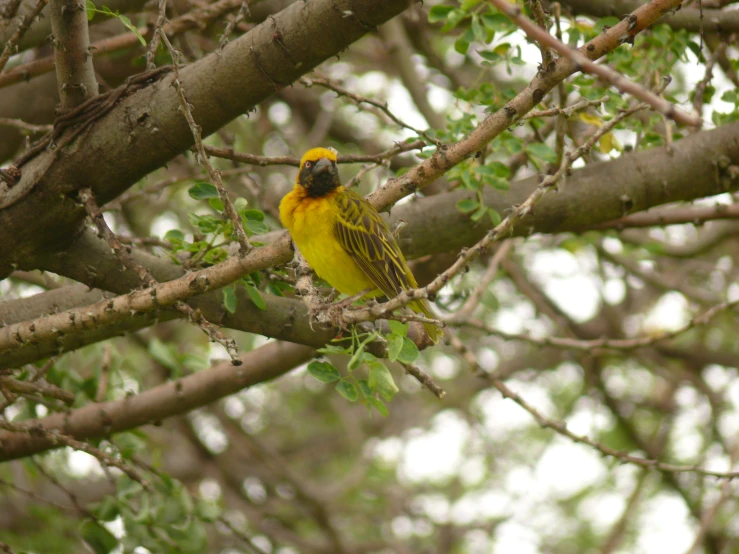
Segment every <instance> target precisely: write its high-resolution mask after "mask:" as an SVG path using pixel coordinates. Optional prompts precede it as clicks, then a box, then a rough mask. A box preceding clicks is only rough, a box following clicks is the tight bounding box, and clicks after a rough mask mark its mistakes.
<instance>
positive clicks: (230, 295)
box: [223, 285, 236, 314]
mask: <svg viewBox="0 0 739 554" xmlns="http://www.w3.org/2000/svg"><path fill="white" fill-rule="evenodd" d="M223 306H224V307H225V308H226V310H228V313H230V314H232V313H235V312H236V289H235V287H234V286H233V285H229V286H227V287H223Z"/></svg>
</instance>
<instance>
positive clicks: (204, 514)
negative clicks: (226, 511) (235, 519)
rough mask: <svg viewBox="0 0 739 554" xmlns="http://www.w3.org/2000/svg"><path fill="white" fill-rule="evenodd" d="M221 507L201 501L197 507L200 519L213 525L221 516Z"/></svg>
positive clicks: (196, 511)
mask: <svg viewBox="0 0 739 554" xmlns="http://www.w3.org/2000/svg"><path fill="white" fill-rule="evenodd" d="M221 512H222V510H221V507H220V506H219V505H218V504H217V503H216V502H209V501H205V500H200V501H199V502H198V503H197V505H196V506H195V513H196V514H197V517H198V519H200V520H201V521H205V522H206V523H212V522H214V521H215V520H217V519H218V518H219V517H220V516H221Z"/></svg>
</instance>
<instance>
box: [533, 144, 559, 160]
mask: <svg viewBox="0 0 739 554" xmlns="http://www.w3.org/2000/svg"><path fill="white" fill-rule="evenodd" d="M526 152H528V153H529V154H530V155H531V156H534V157H536V158H539V159H541V160H544V161H545V162H549V163H553V162H555V161H557V154H556V153H555V152H554V150H552V149H551V148H550V147H549V146H547V145H546V144H544V143H543V142H532V143H529V144H527V145H526Z"/></svg>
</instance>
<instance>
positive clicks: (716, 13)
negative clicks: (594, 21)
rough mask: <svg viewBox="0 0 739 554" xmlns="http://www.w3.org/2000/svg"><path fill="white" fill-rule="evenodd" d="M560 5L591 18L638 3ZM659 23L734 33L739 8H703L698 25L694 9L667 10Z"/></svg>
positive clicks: (574, 1) (582, 0)
mask: <svg viewBox="0 0 739 554" xmlns="http://www.w3.org/2000/svg"><path fill="white" fill-rule="evenodd" d="M561 4H563V5H565V6H567V7H568V8H570V9H571V10H572V11H573V12H574V13H576V14H585V15H592V16H594V17H608V16H615V17H623V15H624V14H626V13H629V12H632V11H634V10H635V9H637V8H638V7H639V5H640V4H641V1H640V0H614V1H611V0H561ZM659 23H666V24H667V25H669V26H670V27H672V28H673V29H685V30H687V31H691V32H693V33H697V32H699V31H703V32H705V33H735V32H737V31H739V10H716V9H703V24H702V28H701V14H700V11H699V10H697V9H684V10H678V11H676V12H673V13H668V14H667V15H665V16H664V17H663V18H662V19H660V20H659Z"/></svg>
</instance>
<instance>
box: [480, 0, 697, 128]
mask: <svg viewBox="0 0 739 554" xmlns="http://www.w3.org/2000/svg"><path fill="white" fill-rule="evenodd" d="M490 2H491V3H492V4H493V5H494V6H495V7H496V8H498V9H499V10H500V11H501V12H502V13H503V14H505V15H506V16H508V17H509V18H510V19H511V20H512V21H514V22H515V23H516V25H518V26H519V27H520V28H521V29H522V30H523V31H524V32H525V33H526V34H527V35H528V36H529V38H531V39H532V40H535V41H536V42H537V43H539V44H541V45H546V46H550V47H551V48H553V49H554V50H556V51H557V52H559V53H560V55H562V56H565V57H566V58H569V59H570V60H572V61H573V62H574V63H575V64H577V65H578V66H579V68H580V69H582V71H585V72H586V73H591V74H593V75H597V76H598V77H600V78H601V79H603V80H604V81H606V82H607V83H609V84H611V85H613V86H614V87H616V88H617V89H618V90H620V91H621V92H624V93H627V94H631V95H632V96H634V97H635V98H638V99H639V100H641V101H642V102H645V103H646V104H649V105H650V106H651V107H652V108H653V109H654V110H655V111H657V112H659V113H662V114H664V115H666V116H667V117H669V118H670V119H673V120H675V121H676V122H678V123H682V124H684V125H689V126H691V127H700V126H701V125H702V123H703V122H702V121H701V118H700V117H698V116H695V115H691V114H687V113H685V112H682V111H680V110H678V109H677V108H675V105H674V104H672V103H670V102H667V101H666V100H664V99H663V98H660V97H659V96H658V95H656V94H654V93H653V92H650V91H649V90H647V89H646V88H644V87H642V86H641V85H639V84H637V83H635V82H634V81H632V80H630V79H628V78H626V77H624V76H623V75H621V74H620V73H618V72H617V71H614V70H613V69H611V68H610V67H608V66H605V65H599V64H597V63H595V62H593V61H591V60H590V59H589V58H588V57H587V56H585V55H583V54H581V53H580V52H578V51H577V50H574V49H572V48H570V47H569V46H567V45H566V44H564V43H562V42H560V41H559V40H557V39H556V38H554V37H553V36H552V35H550V34H549V33H548V32H547V31H545V30H544V29H541V28H540V27H539V26H538V25H536V24H535V23H534V22H533V21H531V20H530V19H528V18H526V17H524V16H523V15H521V8H520V7H519V6H514V5H512V4H509V3H508V2H507V1H506V0H490ZM629 18H633V22H632V21H631V19H630V21H629V25H630V26H631V25H633V26H634V27H636V24H637V19H636V16H634V15H630V16H629ZM631 37H632V35H631V34H627V35H626V36H625V37H624V42H626V41H628V40H630V39H631Z"/></svg>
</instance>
